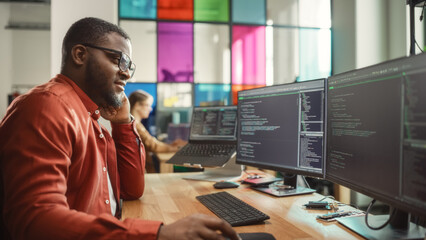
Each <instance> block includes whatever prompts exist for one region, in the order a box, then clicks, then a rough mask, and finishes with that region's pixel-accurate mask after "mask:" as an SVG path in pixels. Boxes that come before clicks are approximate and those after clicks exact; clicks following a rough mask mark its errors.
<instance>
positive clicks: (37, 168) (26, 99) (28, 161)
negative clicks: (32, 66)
mask: <svg viewBox="0 0 426 240" xmlns="http://www.w3.org/2000/svg"><path fill="white" fill-rule="evenodd" d="M99 117H100V115H99V111H98V106H97V105H96V104H95V103H94V102H93V101H92V100H91V99H90V98H89V97H88V96H87V95H86V94H85V93H84V92H83V91H82V90H81V89H80V88H79V87H78V86H77V85H76V84H75V83H74V82H73V81H71V80H70V79H68V78H67V77H65V76H64V75H57V76H56V77H55V78H53V79H52V80H51V81H49V82H48V83H46V84H44V85H41V86H38V87H36V88H34V89H33V90H31V91H30V92H29V93H28V94H25V95H22V96H20V97H19V98H18V99H16V100H15V101H14V102H13V103H12V104H11V106H10V107H9V108H8V110H7V113H6V115H5V117H4V118H3V120H2V122H1V123H0V167H1V172H0V175H1V176H0V181H1V184H0V190H1V191H0V207H1V210H0V213H1V217H2V220H1V221H0V226H1V230H2V231H3V234H5V235H6V236H3V237H2V239H9V238H11V239H43V240H45V239H55V240H56V239H73V240H74V239H156V237H157V232H158V229H159V227H160V225H161V223H160V222H157V221H144V220H140V219H126V220H125V221H123V222H122V221H120V220H118V219H117V218H115V217H114V216H112V215H111V207H110V199H109V196H110V195H109V192H108V177H107V173H108V174H109V176H110V180H111V184H112V187H113V190H114V196H115V197H116V198H117V196H120V197H121V198H123V199H137V198H139V197H141V196H142V194H143V191H144V167H145V152H144V149H143V144H141V141H140V138H139V136H138V135H137V133H136V131H135V125H134V124H111V125H112V137H111V135H110V134H109V133H108V131H107V130H106V129H105V128H104V127H102V126H101V125H100V124H99V123H98V119H99ZM116 201H117V203H119V199H116ZM117 210H118V211H117V214H116V215H117V216H118V215H119V214H118V212H119V209H118V207H117Z"/></svg>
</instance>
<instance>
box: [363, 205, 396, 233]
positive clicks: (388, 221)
mask: <svg viewBox="0 0 426 240" xmlns="http://www.w3.org/2000/svg"><path fill="white" fill-rule="evenodd" d="M375 202H376V199H373V201H371V202H370V204H369V205H368V208H367V211H366V212H365V225H367V227H368V228H370V229H372V230H380V229H382V228H384V227H386V225H388V224H389V223H390V221H391V220H392V218H393V215H394V213H395V208H394V209H393V210H392V213H390V214H389V219H388V220H387V221H386V222H385V223H384V224H383V225H382V226H379V227H372V226H370V224H368V213H369V212H370V209H371V207H372V206H373V205H374V203H375Z"/></svg>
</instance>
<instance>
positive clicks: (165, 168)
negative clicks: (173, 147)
mask: <svg viewBox="0 0 426 240" xmlns="http://www.w3.org/2000/svg"><path fill="white" fill-rule="evenodd" d="M155 155H156V156H157V157H158V160H159V161H160V173H172V172H173V164H170V163H166V162H167V161H168V160H169V159H170V158H171V157H173V155H175V152H171V153H155Z"/></svg>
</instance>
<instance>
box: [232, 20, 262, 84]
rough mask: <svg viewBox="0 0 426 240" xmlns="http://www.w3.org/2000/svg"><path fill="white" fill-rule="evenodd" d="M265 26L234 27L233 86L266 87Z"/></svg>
mask: <svg viewBox="0 0 426 240" xmlns="http://www.w3.org/2000/svg"><path fill="white" fill-rule="evenodd" d="M265 61H266V55H265V27H264V26H259V27H257V26H235V25H234V26H233V27H232V84H247V85H265V84H266V71H265V70H266V66H265Z"/></svg>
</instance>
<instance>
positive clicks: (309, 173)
mask: <svg viewBox="0 0 426 240" xmlns="http://www.w3.org/2000/svg"><path fill="white" fill-rule="evenodd" d="M320 81H323V84H322V85H323V87H324V99H323V104H324V114H323V123H325V122H326V116H325V98H326V96H325V82H326V78H319V79H314V80H310V81H304V82H293V83H286V84H278V85H272V86H265V87H260V88H253V89H248V90H242V91H239V92H238V98H239V96H240V94H241V93H244V92H250V91H256V90H257V91H259V90H261V89H268V88H279V87H282V86H289V87H291V86H292V85H294V86H297V85H301V84H306V83H309V82H320ZM237 106H238V108H240V101H238V105H237ZM237 121H239V119H238V114H237ZM237 125H239V124H237ZM325 129H326V128H325V126H323V130H324V131H323V132H324V135H323V151H322V163H321V172H318V171H307V170H303V169H300V168H293V167H289V166H283V165H279V166H277V165H271V164H265V163H254V162H249V161H244V160H241V159H240V158H238V154H237V157H236V163H237V164H242V165H247V166H252V167H258V168H262V169H268V170H273V171H278V172H282V173H291V174H298V175H303V176H309V177H315V178H324V177H325V169H324V168H325V153H324V147H325V146H324V145H325V135H326V133H325ZM238 130H239V127H238ZM237 138H238V132H237ZM238 141H239V139H237V152H238V151H239V143H238Z"/></svg>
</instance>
